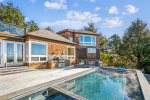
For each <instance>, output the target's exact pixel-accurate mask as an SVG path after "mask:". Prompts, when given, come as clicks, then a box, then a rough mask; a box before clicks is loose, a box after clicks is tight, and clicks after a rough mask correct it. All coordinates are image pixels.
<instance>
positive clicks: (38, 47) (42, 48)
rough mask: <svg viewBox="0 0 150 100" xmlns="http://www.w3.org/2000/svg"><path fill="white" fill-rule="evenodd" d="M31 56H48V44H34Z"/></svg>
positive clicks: (32, 44)
mask: <svg viewBox="0 0 150 100" xmlns="http://www.w3.org/2000/svg"><path fill="white" fill-rule="evenodd" d="M31 55H46V44H40V43H34V42H32V43H31Z"/></svg>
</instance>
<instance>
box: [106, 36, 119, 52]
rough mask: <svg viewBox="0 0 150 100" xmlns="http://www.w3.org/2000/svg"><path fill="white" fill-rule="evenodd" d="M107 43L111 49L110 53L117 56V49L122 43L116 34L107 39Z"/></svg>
mask: <svg viewBox="0 0 150 100" xmlns="http://www.w3.org/2000/svg"><path fill="white" fill-rule="evenodd" d="M108 41H109V43H108V46H109V47H110V48H111V50H112V53H113V54H118V52H119V47H120V45H121V42H122V40H121V38H120V37H119V36H118V35H117V34H114V35H112V36H111V37H110V38H109V40H108Z"/></svg>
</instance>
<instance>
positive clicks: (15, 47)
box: [7, 42, 23, 63]
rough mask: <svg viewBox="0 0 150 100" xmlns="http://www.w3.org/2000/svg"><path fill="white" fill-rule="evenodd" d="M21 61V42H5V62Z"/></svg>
mask: <svg viewBox="0 0 150 100" xmlns="http://www.w3.org/2000/svg"><path fill="white" fill-rule="evenodd" d="M10 62H23V44H21V43H13V42H12V43H7V63H10Z"/></svg>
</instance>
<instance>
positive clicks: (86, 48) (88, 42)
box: [57, 29, 100, 65]
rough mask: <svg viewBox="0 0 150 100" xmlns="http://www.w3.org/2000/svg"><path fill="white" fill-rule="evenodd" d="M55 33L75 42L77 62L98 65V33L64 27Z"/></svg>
mask: <svg viewBox="0 0 150 100" xmlns="http://www.w3.org/2000/svg"><path fill="white" fill-rule="evenodd" d="M57 34H59V35H61V36H63V37H65V38H67V39H69V40H70V41H72V42H75V43H76V59H77V63H79V64H93V65H98V61H99V59H100V44H99V39H100V38H99V36H100V35H99V34H98V33H93V32H90V31H77V30H69V29H66V30H63V31H59V32H57Z"/></svg>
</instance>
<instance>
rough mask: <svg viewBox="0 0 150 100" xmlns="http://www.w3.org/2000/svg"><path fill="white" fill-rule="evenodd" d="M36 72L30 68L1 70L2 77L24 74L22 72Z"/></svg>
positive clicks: (19, 67) (20, 67)
mask: <svg viewBox="0 0 150 100" xmlns="http://www.w3.org/2000/svg"><path fill="white" fill-rule="evenodd" d="M34 70H35V69H31V68H29V67H28V66H18V67H7V68H0V76H1V75H9V74H16V73H22V72H29V71H34Z"/></svg>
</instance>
